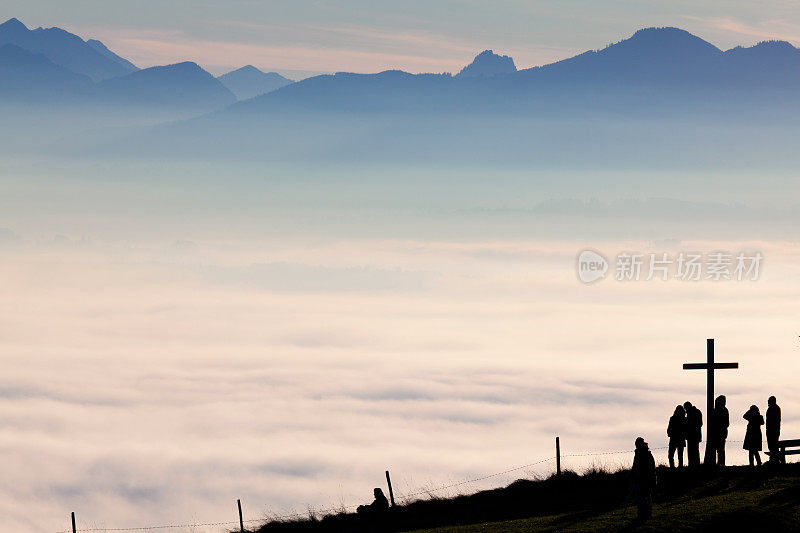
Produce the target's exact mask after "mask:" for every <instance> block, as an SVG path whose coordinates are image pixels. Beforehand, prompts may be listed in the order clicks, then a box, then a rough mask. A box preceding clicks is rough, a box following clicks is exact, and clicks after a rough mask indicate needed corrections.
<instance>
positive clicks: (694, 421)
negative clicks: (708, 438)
mask: <svg viewBox="0 0 800 533" xmlns="http://www.w3.org/2000/svg"><path fill="white" fill-rule="evenodd" d="M683 408H684V409H685V410H686V456H687V459H688V461H689V466H700V441H702V440H703V413H701V412H700V409H698V408H697V407H695V406H694V405H692V404H691V403H690V402H685V403H684V404H683Z"/></svg>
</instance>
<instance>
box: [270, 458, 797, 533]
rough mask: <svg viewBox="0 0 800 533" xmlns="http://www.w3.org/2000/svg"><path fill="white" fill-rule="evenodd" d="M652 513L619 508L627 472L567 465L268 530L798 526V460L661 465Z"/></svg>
mask: <svg viewBox="0 0 800 533" xmlns="http://www.w3.org/2000/svg"><path fill="white" fill-rule="evenodd" d="M658 476H659V484H658V489H657V491H656V494H655V507H654V513H653V515H654V516H653V519H652V520H650V521H649V522H647V523H645V524H636V523H635V521H634V519H635V517H636V507H635V505H633V504H632V503H631V504H630V506H629V507H628V509H627V512H626V513H625V516H623V508H624V504H625V500H626V495H627V492H628V475H627V472H615V473H606V472H590V473H587V474H585V475H583V476H578V475H575V474H572V473H566V474H564V475H562V476H561V477H560V478H559V477H555V476H553V477H551V478H549V479H546V480H541V481H526V480H519V481H516V482H514V483H512V484H511V485H509V486H508V487H505V488H501V489H495V490H490V491H483V492H479V493H476V494H472V495H468V496H460V497H457V498H453V499H446V500H445V499H431V500H424V501H417V502H413V503H411V504H409V505H405V506H401V507H397V508H395V509H393V510H392V511H391V512H390V513H389V515H388V516H386V517H384V518H381V519H366V518H364V517H359V516H356V515H354V514H345V513H342V514H338V515H332V516H326V517H324V518H322V519H311V518H309V519H306V520H300V521H294V522H272V523H269V524H265V525H264V526H262V527H261V528H260V529H258V530H257V531H258V532H259V533H265V532H284V531H285V532H301V531H302V532H306V531H314V532H332V531H342V532H367V531H387V532H388V531H418V532H424V533H434V532H435V533H445V532H465V533H466V532H470V533H471V532H476V533H477V532H481V533H500V532H510V531H522V532H525V531H531V532H533V531H537V532H549V531H582V532H583V531H586V532H593V531H598V532H599V531H604V532H607V531H664V532H672V531H725V530H728V531H742V530H743V528H747V529H748V530H749V531H753V532H758V531H769V532H771V533H772V532H784V531H800V464H797V465H786V466H785V467H784V468H770V467H768V466H765V467H763V468H761V469H753V468H748V467H728V468H726V469H718V470H715V471H707V470H700V471H689V470H686V469H684V470H679V471H674V470H672V471H671V470H669V469H666V468H660V469H659V472H658Z"/></svg>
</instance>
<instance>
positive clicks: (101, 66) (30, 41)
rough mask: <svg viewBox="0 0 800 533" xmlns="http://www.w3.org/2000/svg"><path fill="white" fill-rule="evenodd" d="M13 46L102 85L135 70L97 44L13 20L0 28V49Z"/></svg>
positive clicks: (98, 42) (63, 32) (59, 29)
mask: <svg viewBox="0 0 800 533" xmlns="http://www.w3.org/2000/svg"><path fill="white" fill-rule="evenodd" d="M3 44H13V45H16V46H18V47H20V48H23V49H25V50H29V51H31V52H33V53H38V54H42V55H44V56H45V57H47V58H48V59H50V60H51V61H52V62H53V63H55V64H57V65H61V66H62V67H66V68H68V69H69V70H71V71H73V72H75V73H77V74H84V75H86V76H89V77H90V78H92V80H94V81H101V80H105V79H108V78H113V77H117V76H124V75H125V74H129V73H131V72H134V71H135V70H137V68H136V66H134V65H133V64H132V63H130V62H129V61H127V60H125V59H123V58H121V57H119V56H118V55H116V54H114V53H113V52H111V51H110V50H109V49H108V48H106V46H105V45H103V43H101V42H100V41H92V42H87V41H84V40H83V39H81V38H80V37H78V36H77V35H74V34H72V33H69V32H68V31H65V30H62V29H61V28H46V29H45V28H37V29H35V30H30V29H28V27H27V26H25V24H23V23H22V22H20V21H19V20H18V19H16V18H12V19H9V20H7V21H6V22H4V23H2V24H0V45H3Z"/></svg>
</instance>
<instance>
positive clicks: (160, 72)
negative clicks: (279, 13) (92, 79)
mask: <svg viewBox="0 0 800 533" xmlns="http://www.w3.org/2000/svg"><path fill="white" fill-rule="evenodd" d="M96 94H97V98H99V99H100V100H102V101H106V102H115V103H125V104H134V105H158V106H169V107H182V108H192V109H205V110H211V109H218V108H220V107H224V106H226V105H229V104H232V103H233V102H235V101H236V97H235V96H234V95H233V93H232V92H230V91H229V90H228V89H227V88H226V87H225V86H224V85H222V83H220V81H219V80H217V79H216V78H214V76H212V75H211V74H209V73H208V72H206V71H205V70H203V69H202V68H200V66H199V65H198V64H197V63H192V62H190V61H186V62H183V63H176V64H174V65H166V66H163V67H150V68H146V69H142V70H139V71H136V72H133V73H131V74H128V75H127V76H122V77H118V78H111V79H108V80H105V81H103V82H100V83H99V84H97V92H96Z"/></svg>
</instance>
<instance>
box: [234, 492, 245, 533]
mask: <svg viewBox="0 0 800 533" xmlns="http://www.w3.org/2000/svg"><path fill="white" fill-rule="evenodd" d="M236 505H238V506H239V531H241V532H242V533H244V520H242V500H236Z"/></svg>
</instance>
